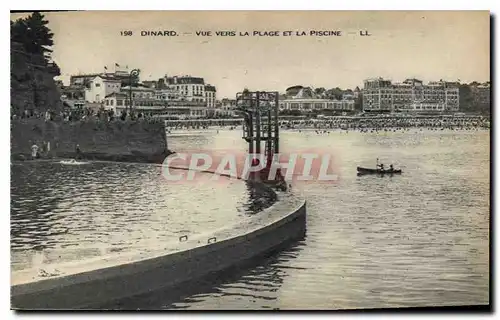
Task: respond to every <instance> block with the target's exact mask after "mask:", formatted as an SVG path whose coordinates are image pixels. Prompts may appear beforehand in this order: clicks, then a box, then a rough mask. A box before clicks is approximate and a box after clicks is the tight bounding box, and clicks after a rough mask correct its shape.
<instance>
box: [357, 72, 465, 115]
mask: <svg viewBox="0 0 500 320" xmlns="http://www.w3.org/2000/svg"><path fill="white" fill-rule="evenodd" d="M458 108H459V84H458V83H456V82H446V81H442V80H440V81H432V82H429V83H428V84H424V83H423V82H422V81H421V80H418V79H406V80H405V81H403V82H401V83H392V82H391V81H390V80H386V79H383V78H377V79H368V80H365V81H364V90H363V111H366V112H444V111H458Z"/></svg>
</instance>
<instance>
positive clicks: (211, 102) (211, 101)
mask: <svg viewBox="0 0 500 320" xmlns="http://www.w3.org/2000/svg"><path fill="white" fill-rule="evenodd" d="M216 99H217V90H216V89H215V87H214V86H212V85H209V84H207V85H205V101H206V103H207V108H209V109H211V108H215V101H216Z"/></svg>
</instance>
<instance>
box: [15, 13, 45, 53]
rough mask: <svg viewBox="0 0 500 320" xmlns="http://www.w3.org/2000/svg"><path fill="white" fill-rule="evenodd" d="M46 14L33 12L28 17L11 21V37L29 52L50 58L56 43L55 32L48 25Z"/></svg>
mask: <svg viewBox="0 0 500 320" xmlns="http://www.w3.org/2000/svg"><path fill="white" fill-rule="evenodd" d="M44 18H45V17H44V15H42V14H41V13H39V12H33V14H31V15H30V16H28V17H27V18H19V19H17V20H16V21H11V22H10V38H11V41H13V42H18V43H21V44H22V45H23V47H24V49H25V50H26V52H28V53H32V54H40V55H43V56H44V57H45V58H46V61H48V60H49V59H50V54H51V53H52V50H51V49H50V47H52V46H53V45H54V40H53V37H54V34H53V33H52V32H51V31H50V29H49V28H48V27H47V24H48V23H49V22H48V21H47V20H44Z"/></svg>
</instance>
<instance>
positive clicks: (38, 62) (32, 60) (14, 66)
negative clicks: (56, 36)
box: [10, 42, 62, 114]
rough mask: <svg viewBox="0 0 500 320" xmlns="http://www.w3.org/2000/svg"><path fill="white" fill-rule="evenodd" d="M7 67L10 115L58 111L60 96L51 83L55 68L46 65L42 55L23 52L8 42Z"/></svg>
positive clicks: (55, 72)
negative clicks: (8, 67)
mask: <svg viewBox="0 0 500 320" xmlns="http://www.w3.org/2000/svg"><path fill="white" fill-rule="evenodd" d="M10 64H11V71H10V97H11V111H12V112H14V113H16V114H19V113H22V112H23V111H24V110H28V111H29V110H33V111H37V112H40V113H43V112H45V110H47V109H49V108H50V109H52V110H53V111H58V110H61V108H62V102H61V95H60V92H59V90H58V88H57V86H56V83H55V81H54V76H56V75H58V74H59V68H58V67H57V66H56V65H54V64H48V63H47V62H46V61H45V58H44V57H43V56H42V55H35V54H30V53H27V52H26V51H25V50H24V48H23V46H22V44H20V43H17V42H11V53H10Z"/></svg>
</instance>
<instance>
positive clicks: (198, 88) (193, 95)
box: [165, 76, 206, 103]
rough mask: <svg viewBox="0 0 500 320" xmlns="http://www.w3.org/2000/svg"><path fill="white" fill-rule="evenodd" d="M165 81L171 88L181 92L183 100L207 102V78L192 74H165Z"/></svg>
mask: <svg viewBox="0 0 500 320" xmlns="http://www.w3.org/2000/svg"><path fill="white" fill-rule="evenodd" d="M165 83H166V85H167V86H168V87H169V88H170V89H173V90H177V91H178V92H179V95H180V97H181V100H185V101H194V102H204V103H206V98H205V80H204V79H203V78H200V77H192V76H180V77H179V76H173V77H168V76H165Z"/></svg>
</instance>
